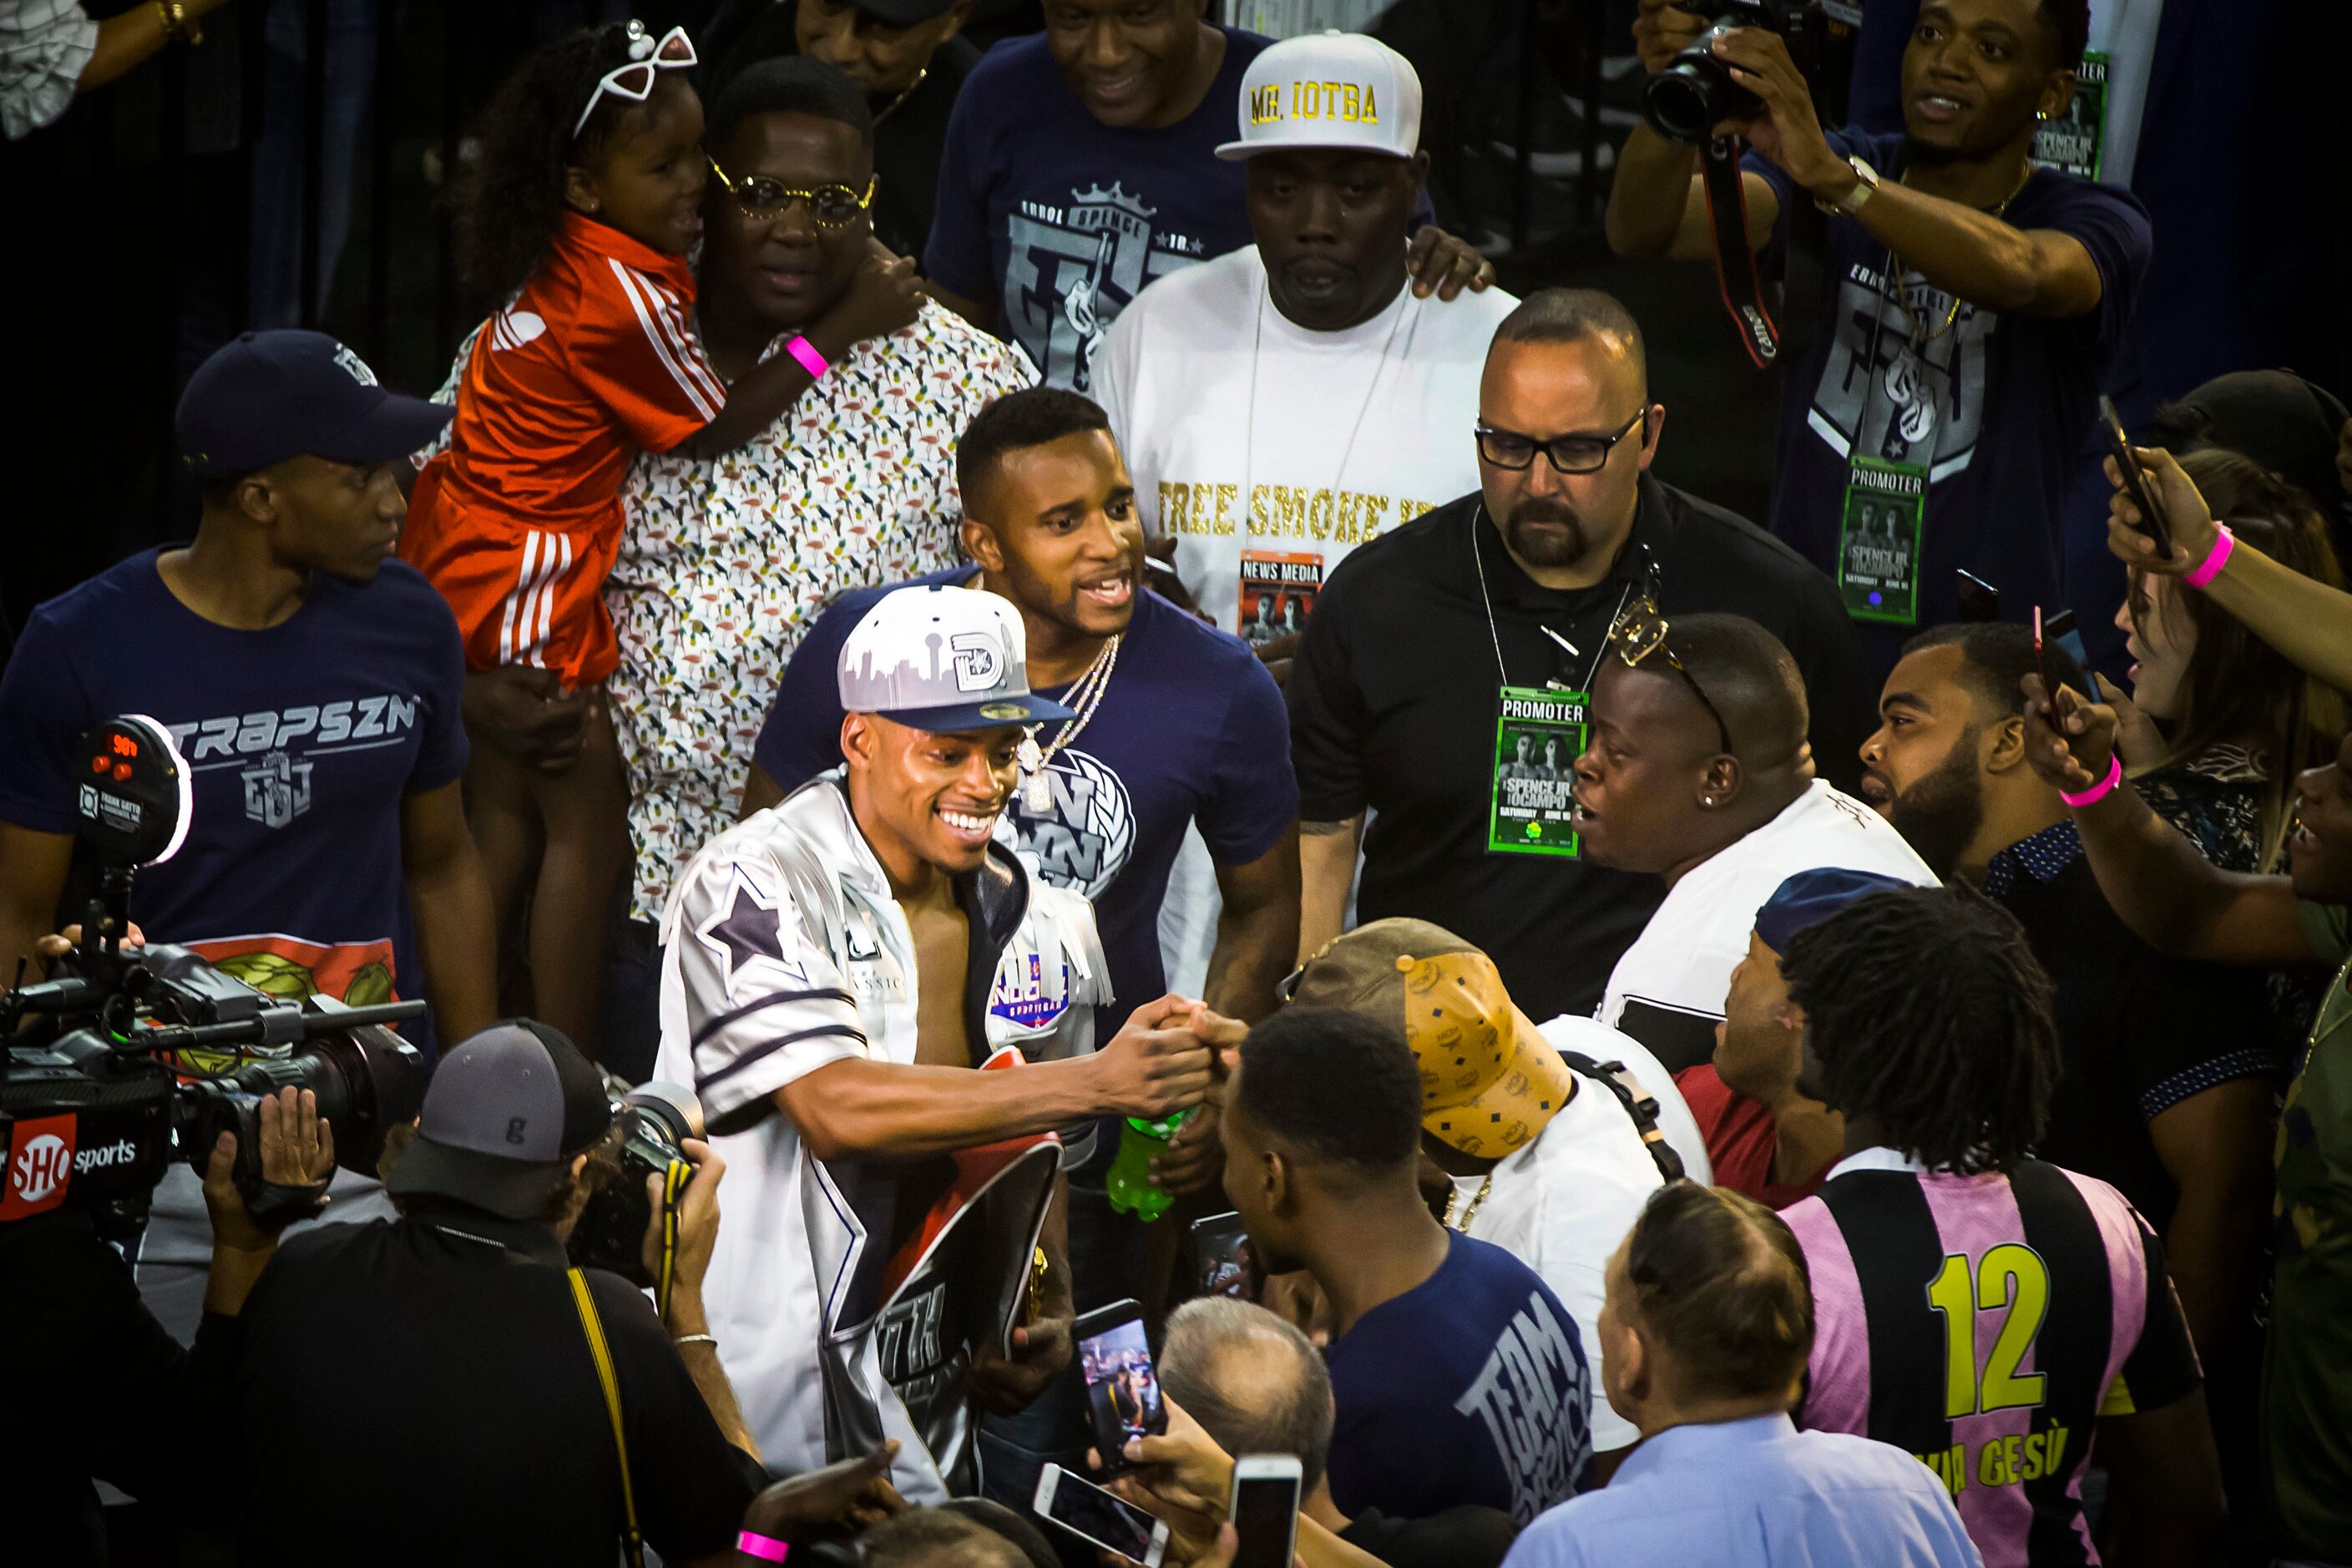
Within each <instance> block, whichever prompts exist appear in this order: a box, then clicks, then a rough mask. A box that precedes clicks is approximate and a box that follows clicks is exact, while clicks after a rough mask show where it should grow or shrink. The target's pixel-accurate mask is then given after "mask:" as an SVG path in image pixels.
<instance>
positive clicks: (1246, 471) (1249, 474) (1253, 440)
mask: <svg viewBox="0 0 2352 1568" xmlns="http://www.w3.org/2000/svg"><path fill="white" fill-rule="evenodd" d="M1273 294H1274V281H1273V279H1271V278H1269V277H1268V276H1267V275H1266V271H1265V260H1264V259H1263V258H1261V259H1260V260H1259V262H1258V287H1257V309H1256V310H1255V313H1254V314H1253V317H1252V320H1251V322H1250V374H1249V397H1248V400H1247V401H1246V402H1245V403H1244V405H1243V406H1242V531H1241V537H1242V539H1243V541H1244V552H1246V549H1247V542H1248V541H1249V540H1251V539H1253V538H1255V536H1256V533H1257V505H1256V501H1255V489H1256V484H1255V480H1256V470H1257V366H1258V360H1259V358H1260V357H1261V356H1262V354H1263V353H1264V351H1265V307H1266V301H1267V300H1269V299H1271V298H1272V297H1273ZM1397 294H1398V300H1399V303H1398V307H1397V317H1396V320H1395V321H1391V322H1390V323H1389V335H1388V336H1387V337H1386V338H1384V339H1382V340H1381V355H1380V358H1379V359H1377V360H1375V361H1373V362H1372V378H1371V380H1370V381H1369V382H1367V383H1365V384H1364V400H1363V402H1362V403H1361V404H1360V405H1357V408H1356V420H1355V423H1354V424H1352V425H1350V426H1348V439H1347V442H1346V444H1344V445H1343V446H1341V447H1340V448H1339V468H1337V469H1335V470H1334V471H1333V472H1332V475H1331V489H1330V490H1329V492H1328V493H1329V495H1330V497H1331V523H1332V527H1333V529H1334V531H1336V530H1337V529H1338V526H1339V486H1340V481H1341V480H1343V479H1346V478H1347V477H1348V459H1349V458H1352V457H1353V456H1354V455H1355V451H1356V437H1358V436H1360V435H1361V434H1362V433H1363V429H1364V418H1365V416H1367V415H1369V414H1370V413H1371V411H1372V398H1373V396H1374V395H1376V394H1377V393H1378V392H1379V391H1380V386H1381V375H1382V374H1384V373H1385V372H1386V371H1387V370H1388V367H1389V352H1390V351H1391V349H1393V348H1395V347H1396V341H1397V333H1398V331H1400V330H1401V329H1402V327H1403V326H1404V321H1405V318H1406V317H1407V316H1410V317H1412V325H1413V331H1412V333H1407V334H1406V336H1405V340H1404V357H1405V358H1407V359H1410V358H1412V339H1413V334H1414V333H1418V332H1419V331H1421V312H1420V311H1419V310H1415V309H1414V308H1413V307H1414V306H1415V305H1416V304H1417V303H1418V301H1417V300H1414V299H1413V297H1412V274H1411V273H1410V272H1408V273H1407V274H1406V276H1405V280H1404V282H1403V284H1402V286H1401V287H1400V288H1399V289H1398V290H1397ZM1308 504H1309V505H1312V504H1313V501H1312V498H1311V497H1310V498H1309V501H1308ZM1318 577H1319V574H1318ZM1319 586H1320V583H1319V581H1318V587H1319ZM1240 623H1241V598H1240V595H1239V593H1238V591H1236V593H1235V595H1234V624H1235V625H1236V626H1238V625H1240Z"/></svg>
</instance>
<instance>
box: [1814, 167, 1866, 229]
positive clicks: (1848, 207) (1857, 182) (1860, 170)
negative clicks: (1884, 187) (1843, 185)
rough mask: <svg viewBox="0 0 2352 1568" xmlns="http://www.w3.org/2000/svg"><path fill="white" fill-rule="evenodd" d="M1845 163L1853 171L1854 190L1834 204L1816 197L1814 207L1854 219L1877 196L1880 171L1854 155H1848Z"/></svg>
mask: <svg viewBox="0 0 2352 1568" xmlns="http://www.w3.org/2000/svg"><path fill="white" fill-rule="evenodd" d="M1845 163H1846V167H1847V168H1849V169H1852V170H1853V189H1852V190H1850V191H1848V192H1846V194H1845V195H1842V196H1840V197H1839V198H1838V199H1837V200H1835V201H1833V202H1825V201H1823V200H1822V198H1821V197H1819V196H1815V197H1814V198H1813V205H1815V206H1817V207H1819V208H1821V209H1822V211H1823V212H1825V213H1832V214H1837V215H1840V216H1845V217H1853V216H1857V215H1858V214H1860V213H1861V211H1862V204H1863V203H1864V202H1866V201H1868V200H1869V199H1870V198H1871V197H1872V196H1874V195H1877V193H1878V171H1877V170H1875V169H1874V168H1872V167H1871V166H1870V165H1869V164H1867V163H1864V162H1863V161H1862V160H1861V159H1859V158H1857V157H1854V156H1853V154H1852V153H1848V154H1847V155H1846V160H1845Z"/></svg>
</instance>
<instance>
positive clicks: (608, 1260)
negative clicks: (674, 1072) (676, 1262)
mask: <svg viewBox="0 0 2352 1568" xmlns="http://www.w3.org/2000/svg"><path fill="white" fill-rule="evenodd" d="M604 1085H605V1090H606V1092H607V1093H608V1094H609V1095H610V1096H611V1097H612V1103H613V1121H614V1124H615V1125H616V1126H618V1127H619V1128H620V1130H621V1140H620V1155H621V1170H620V1173H619V1174H618V1175H616V1176H614V1178H613V1179H612V1180H610V1181H608V1182H606V1183H605V1184H604V1185H603V1186H600V1187H598V1188H597V1189H596V1190H595V1192H593V1194H590V1195H589V1198H588V1204H587V1206H586V1207H585V1208H583V1209H582V1210H581V1211H580V1219H579V1222H578V1223H577V1224H575V1225H574V1226H572V1239H571V1241H570V1242H569V1243H567V1244H566V1247H565V1250H566V1251H568V1252H569V1253H570V1254H571V1255H572V1262H574V1263H576V1264H578V1265H580V1267H582V1268H609V1269H611V1270H612V1271H613V1272H614V1273H615V1274H617V1275H619V1276H620V1277H621V1278H622V1279H626V1280H628V1281H629V1282H630V1283H631V1284H633V1285H637V1286H642V1287H645V1288H646V1289H652V1290H654V1291H656V1293H657V1294H658V1296H659V1298H660V1302H661V1306H662V1309H663V1310H665V1311H667V1310H668V1307H669V1283H670V1282H669V1266H670V1262H671V1258H672V1255H673V1254H674V1253H675V1252H676V1250H677V1198H678V1194H679V1193H680V1192H681V1191H683V1190H684V1188H685V1186H686V1184H687V1182H688V1179H690V1178H691V1177H692V1176H693V1174H694V1167H693V1166H692V1165H691V1164H690V1163H688V1160H687V1157H686V1153H685V1152H684V1150H682V1149H681V1148H680V1147H679V1145H680V1144H681V1143H683V1142H685V1141H686V1140H687V1139H688V1138H699V1137H701V1136H702V1103H701V1101H699V1100H696V1099H695V1098H694V1096H693V1094H691V1093H690V1092H688V1090H686V1089H680V1088H678V1087H677V1085H676V1084H674V1083H649V1084H646V1085H644V1086H642V1087H641V1088H636V1089H632V1088H630V1087H629V1086H628V1085H627V1084H625V1083H623V1082H622V1081H621V1080H620V1079H616V1078H614V1077H613V1076H612V1075H611V1074H610V1073H607V1074H605V1075H604ZM647 1176H659V1177H661V1178H662V1247H661V1266H660V1268H659V1269H658V1270H657V1271H656V1272H653V1273H648V1272H647V1271H646V1263H645V1244H646V1227H647V1226H651V1225H652V1224H653V1218H654V1205H653V1202H652V1200H651V1199H650V1198H648V1197H647V1196H646V1177H647Z"/></svg>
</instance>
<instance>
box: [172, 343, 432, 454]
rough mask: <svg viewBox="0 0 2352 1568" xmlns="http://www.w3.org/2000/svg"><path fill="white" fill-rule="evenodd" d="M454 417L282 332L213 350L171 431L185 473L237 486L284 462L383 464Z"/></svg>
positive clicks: (347, 358)
mask: <svg viewBox="0 0 2352 1568" xmlns="http://www.w3.org/2000/svg"><path fill="white" fill-rule="evenodd" d="M454 412H456V411H455V410H454V409H452V408H450V407H449V406H448V405H446V404H441V403H428V402H426V401H425V399H424V398H421V397H408V396H405V395H402V394H400V393H397V392H386V391H385V390H384V389H383V387H381V386H379V385H377V384H376V379H375V372H373V371H372V370H370V369H369V368H368V367H367V362H366V361H365V360H363V359H362V358H360V356H359V355H357V354H355V353H352V351H351V350H350V349H347V348H345V347H344V346H343V345H342V344H341V343H339V342H336V341H335V340H334V339H332V338H331V337H329V336H328V335H327V334H326V333H324V332H306V331H297V330H295V329H291V328H289V329H286V330H284V331H268V332H247V333H245V334H244V335H242V336H241V337H239V338H238V339H237V340H236V342H233V343H226V344H224V345H222V347H220V348H219V349H217V350H215V352H214V353H213V356H212V357H211V358H210V359H208V360H206V361H205V363H202V364H200V365H198V366H197V367H196V374H194V375H192V376H190V377H189V378H188V388H187V390H186V391H185V392H183V393H182V394H180V412H179V416H178V418H177V420H176V425H177V427H178V430H179V436H180V457H181V459H182V460H183V461H184V462H185V463H186V464H187V465H188V468H189V470H190V471H191V472H192V473H194V474H195V475H196V476H197V477H198V478H200V479H243V478H244V477H245V476H246V475H247V474H252V473H258V472H260V471H261V470H262V469H263V468H268V467H269V466H270V465H272V464H273V463H282V462H284V461H285V460H286V459H287V458H305V457H308V458H326V459H328V460H329V461H330V462H336V463H389V462H391V461H393V460H394V458H405V457H408V456H410V455H411V454H413V453H415V452H416V451H418V450H419V449H421V448H422V447H425V445H426V444H428V443H429V442H431V441H432V439H433V437H436V436H438V435H439V434H440V433H441V431H442V430H443V428H444V427H446V426H447V425H448V423H449V416H450V415H451V414H453V413H454Z"/></svg>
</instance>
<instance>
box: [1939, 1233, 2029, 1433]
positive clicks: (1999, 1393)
mask: <svg viewBox="0 0 2352 1568" xmlns="http://www.w3.org/2000/svg"><path fill="white" fill-rule="evenodd" d="M1927 1305H1928V1306H1930V1307H1932V1308H1933V1309H1935V1310H1937V1311H1938V1312H1940V1313H1942V1314H1943V1318H1944V1415H1945V1416H1946V1417H1947V1418H1948V1419H1957V1418H1958V1417H1959V1416H1962V1415H1982V1414H1984V1413H1985V1412H1988V1411H1993V1410H2011V1409H2014V1408H2016V1407H2017V1406H2019V1405H2039V1404H2041V1403H2042V1385H2043V1384H2044V1382H2045V1381H2046V1379H2045V1378H2044V1376H2043V1374H2042V1373H2038V1372H2029V1373H2020V1372H2019V1371H2018V1370H2017V1369H2018V1367H2019V1365H2020V1364H2021V1363H2023V1362H2024V1360H2025V1352H2027V1351H2029V1350H2031V1349H2032V1348H2033V1339H2034V1336H2035V1335H2036V1334H2039V1333H2040V1332H2041V1331H2042V1319H2043V1318H2044V1317H2045V1316H2047V1315H2048V1313H2049V1310H2050V1270H2049V1269H2048V1268H2046V1267H2045V1266H2044V1265H2043V1263H2042V1258H2041V1255H2040V1254H2038V1253H2036V1252H2035V1251H2034V1250H2033V1249H2032V1247H2023V1246H2020V1245H2019V1244H2017V1243H2015V1242H2003V1243H2002V1244H2001V1245H2000V1246H1999V1247H1993V1248H1991V1249H1990V1250H1989V1251H1987V1252H1986V1253H1985V1255H1984V1257H1983V1258H1979V1259H1978V1260H1977V1262H1976V1265H1975V1268H1974V1269H1973V1270H1971V1268H1970V1267H1969V1256H1968V1254H1966V1253H1964V1252H1955V1253H1952V1254H1949V1255H1948V1256H1947V1257H1946V1258H1945V1259H1944V1266H1943V1268H1940V1269H1938V1270H1937V1273H1936V1278H1935V1279H1933V1280H1931V1281H1930V1282H1929V1283H1928V1286H1927ZM1987 1312H1999V1313H2000V1314H2001V1322H2000V1330H1999V1331H1997V1332H1996V1333H1995V1334H1994V1336H1993V1342H1992V1352H1991V1353H1990V1355H1988V1356H1987V1357H1986V1358H1985V1364H1984V1376H1983V1378H1982V1379H1981V1380H1979V1378H1978V1376H1977V1319H1978V1318H1979V1316H1981V1315H1982V1314H1984V1313H1987Z"/></svg>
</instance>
